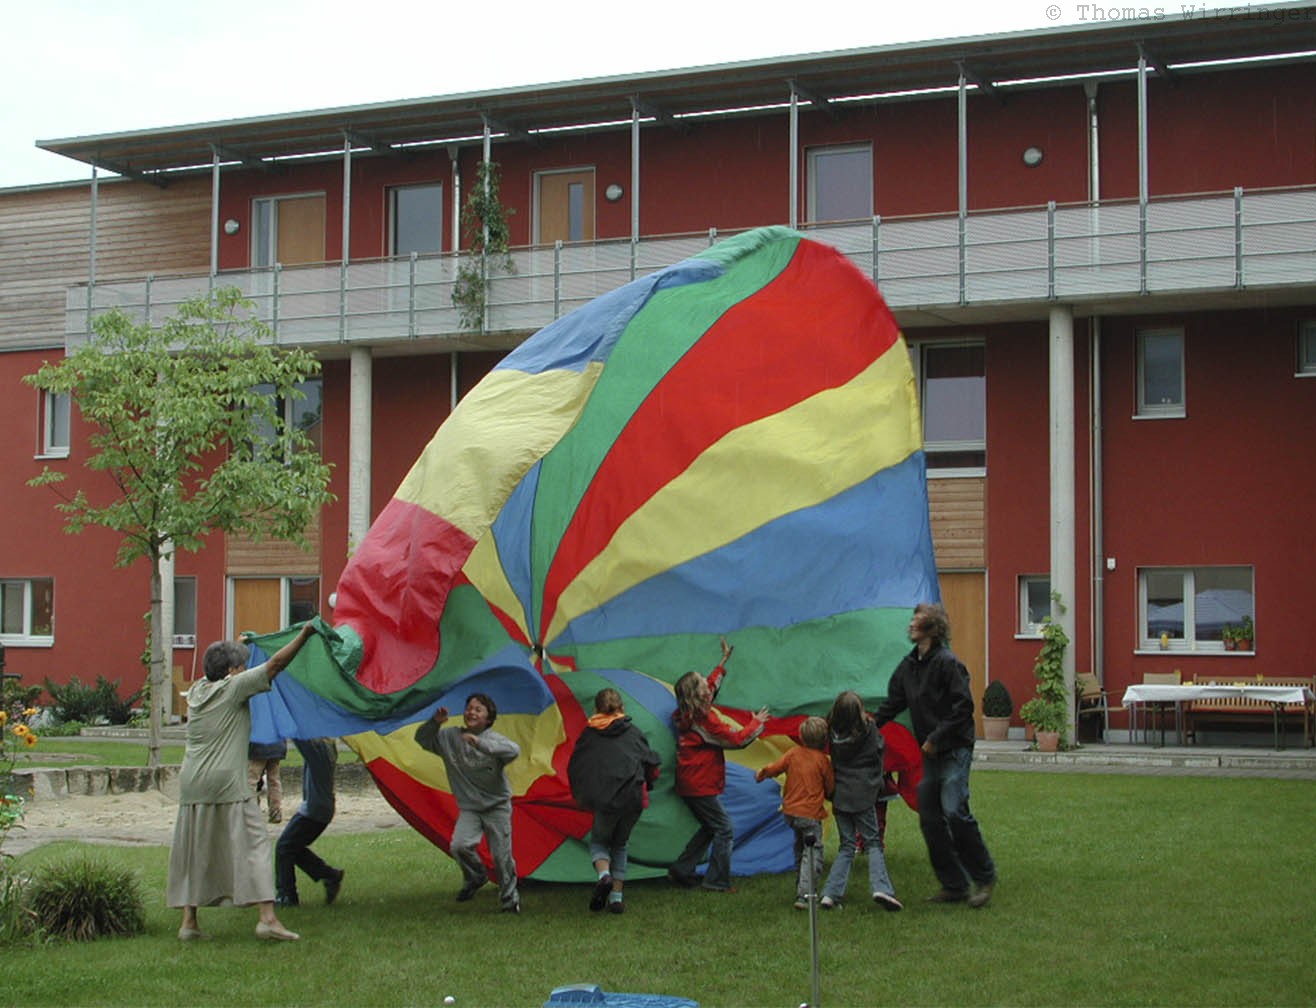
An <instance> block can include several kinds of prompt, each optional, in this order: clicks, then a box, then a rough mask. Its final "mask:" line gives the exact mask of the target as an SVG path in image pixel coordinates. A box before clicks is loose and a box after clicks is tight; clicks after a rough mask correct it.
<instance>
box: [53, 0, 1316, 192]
mask: <svg viewBox="0 0 1316 1008" xmlns="http://www.w3.org/2000/svg"><path fill="white" fill-rule="evenodd" d="M1231 12H1232V13H1231ZM1313 50H1316V5H1314V4H1312V3H1306V2H1304V3H1292V4H1277V5H1271V6H1267V7H1254V6H1250V5H1249V6H1247V7H1239V8H1220V9H1219V11H1216V10H1214V9H1213V10H1212V11H1211V12H1210V13H1207V12H1197V13H1195V14H1192V15H1172V16H1164V17H1148V18H1146V19H1139V20H1134V21H1120V22H1113V23H1097V24H1090V25H1082V26H1078V27H1057V28H1047V29H1041V30H1034V31H1023V32H1013V33H1005V34H996V35H984V36H977V37H972V38H960V39H942V40H935V41H930V42H918V43H905V44H899V45H889V46H879V47H874V48H865V49H849V50H842V51H837V52H826V53H814V54H809V55H801V56H789V57H779V58H774V59H764V60H753V61H748V62H740V63H727V64H720V65H714V66H702V67H693V68H689V69H682V70H663V71H656V72H649V73H638V74H628V75H625V76H616V77H599V78H592V79H586V80H576V81H564V82H558V83H551V84H539V85H532V86H526V87H515V88H503V89H498V90H492V91H477V92H468V93H464V94H455V95H444V96H438V97H432V98H417V99H411V100H407V101H394V102H382V103H377V104H370V105H353V106H346V107H342V108H331V109H321V110H317V111H310V112H292V113H287V114H280V115H269V116H260V117H256V118H247V119H232V120H225V121H219V122H208V123H195V124H191V125H183V126H169V127H164V128H159V129H148V130H139V131H132V132H125V133H108V134H101V135H96V136H85V137H74V138H69V139H63V140H42V141H38V142H37V146H38V147H40V148H42V149H44V150H48V151H51V152H53V153H55V154H61V155H63V156H65V157H68V158H72V159H74V160H76V161H81V162H83V163H85V164H89V165H95V166H97V167H99V168H102V169H104V170H107V171H112V172H115V173H118V174H122V175H127V176H129V177H133V178H139V179H148V180H152V181H157V182H159V181H163V180H164V179H165V178H167V176H168V174H169V173H171V172H178V171H185V170H188V169H196V168H200V167H209V166H211V165H212V164H213V163H214V161H215V158H216V156H218V158H219V160H220V163H222V164H230V163H231V164H240V165H244V166H246V167H257V168H260V167H267V168H273V167H277V166H278V164H279V162H280V161H281V160H283V159H289V158H305V157H314V156H322V155H325V154H328V153H333V152H342V151H344V150H345V149H347V148H348V146H349V145H350V147H351V149H352V150H353V151H354V152H355V151H357V150H360V151H361V153H362V154H364V155H372V154H373V155H378V154H388V153H405V152H406V151H408V150H409V149H412V148H414V147H416V146H417V145H435V144H449V145H451V144H457V145H461V144H464V143H473V142H475V141H476V140H478V139H480V138H482V137H483V135H484V131H485V128H486V123H488V124H489V129H490V130H491V132H493V133H496V134H498V135H500V136H503V137H511V138H516V139H527V138H534V137H535V136H536V135H537V134H539V133H542V132H545V131H548V132H552V131H556V130H563V129H580V128H591V127H592V128H607V127H609V126H616V127H620V126H621V125H623V124H629V123H630V122H631V119H632V110H633V109H636V108H638V109H639V114H640V115H641V116H642V117H643V118H644V119H645V121H646V122H660V123H668V124H671V123H679V122H680V121H681V120H682V119H684V118H687V117H692V116H704V115H710V114H719V113H722V114H737V113H738V114H745V112H746V111H747V110H761V109H765V108H772V107H774V106H777V107H780V106H783V105H785V104H786V103H788V102H789V100H790V94H791V86H792V84H794V85H795V86H796V95H797V96H798V98H799V100H800V101H802V102H804V103H806V104H812V105H815V106H818V107H830V106H831V105H832V104H833V103H835V102H837V101H838V100H841V101H843V100H846V99H851V100H853V99H860V100H873V101H880V100H883V99H885V98H896V97H905V98H908V97H910V96H912V95H920V94H926V93H929V92H932V93H936V92H939V91H945V90H947V89H953V88H957V87H958V86H959V82H960V77H961V74H963V76H964V78H965V80H966V81H967V82H968V86H970V87H972V88H974V89H977V90H983V91H987V92H990V93H995V94H997V95H998V96H999V90H1000V88H1001V87H1002V85H1014V84H1024V83H1029V82H1038V81H1046V80H1054V79H1056V78H1084V79H1088V78H1099V77H1102V76H1106V75H1111V74H1127V73H1129V72H1131V71H1132V70H1134V69H1135V68H1136V67H1137V65H1138V61H1139V58H1140V57H1142V58H1144V59H1145V60H1146V65H1147V66H1148V68H1149V69H1150V70H1151V71H1152V72H1156V73H1159V74H1161V75H1166V74H1169V73H1170V72H1171V71H1172V70H1175V69H1177V68H1183V67H1193V66H1197V65H1201V64H1206V63H1218V62H1221V61H1230V60H1249V59H1256V58H1266V57H1270V58H1275V57H1292V58H1302V59H1312V58H1313Z"/></svg>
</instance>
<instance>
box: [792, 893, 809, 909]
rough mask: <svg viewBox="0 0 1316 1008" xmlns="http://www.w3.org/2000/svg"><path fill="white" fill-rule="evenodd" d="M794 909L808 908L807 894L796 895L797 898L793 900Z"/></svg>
mask: <svg viewBox="0 0 1316 1008" xmlns="http://www.w3.org/2000/svg"><path fill="white" fill-rule="evenodd" d="M795 909H796V910H808V909H809V899H808V897H807V896H800V897H798V898H797V899H796V900H795Z"/></svg>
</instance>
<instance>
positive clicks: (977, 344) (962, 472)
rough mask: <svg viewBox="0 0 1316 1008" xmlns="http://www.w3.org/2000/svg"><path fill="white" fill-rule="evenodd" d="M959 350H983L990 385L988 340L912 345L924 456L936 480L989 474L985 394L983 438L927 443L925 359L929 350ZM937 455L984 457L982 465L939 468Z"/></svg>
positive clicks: (911, 352)
mask: <svg viewBox="0 0 1316 1008" xmlns="http://www.w3.org/2000/svg"><path fill="white" fill-rule="evenodd" d="M959 347H974V348H982V349H983V386H984V389H985V387H986V382H987V364H986V347H987V341H986V340H985V339H980V338H979V339H959V340H918V341H913V342H910V343H909V353H910V359H911V362H912V364H913V366H914V381H915V387H916V388H917V389H918V403H919V411H920V414H919V418H920V421H921V423H922V427H923V431H924V441H923V454H924V456H925V457H926V458H927V462H928V476H930V477H935V478H945V477H969V476H985V475H987V464H986V459H987V404H986V398H985V395H984V401H983V418H982V431H983V436H982V437H981V438H970V439H967V440H961V441H928V440H927V408H928V397H927V394H926V393H927V378H926V372H927V368H926V356H927V353H928V351H930V350H950V349H956V348H959ZM936 452H981V453H982V456H983V464H982V465H971V466H937V465H935V464H934V463H935V459H934V458H933V454H934V453H936Z"/></svg>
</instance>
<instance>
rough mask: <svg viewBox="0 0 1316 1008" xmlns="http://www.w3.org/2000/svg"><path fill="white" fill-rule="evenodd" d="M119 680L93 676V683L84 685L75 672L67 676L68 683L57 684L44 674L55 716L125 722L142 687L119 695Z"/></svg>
mask: <svg viewBox="0 0 1316 1008" xmlns="http://www.w3.org/2000/svg"><path fill="white" fill-rule="evenodd" d="M119 683H120V680H118V679H116V680H114V681H113V682H111V681H110V680H108V679H106V678H105V677H104V676H103V675H102V676H97V677H96V685H95V686H87V685H85V684H84V683H83V682H82V680H81V679H79V678H78V677H77V676H70V677H69V681H68V684H67V685H64V686H60V685H58V684H57V683H53V682H51V681H50V679H49V678H47V679H46V692H47V693H49V694H50V696H51V699H52V700H53V701H54V713H55V720H57V721H60V722H67V721H81V722H82V723H83V724H99V723H102V722H105V723H109V724H112V725H121V724H127V723H128V719H129V718H130V717H132V709H133V704H135V703H137V701H138V700H139V699H140V698H141V695H142V691H141V690H138V691H137V692H136V693H133V694H132V695H131V696H129V697H127V698H120V696H119Z"/></svg>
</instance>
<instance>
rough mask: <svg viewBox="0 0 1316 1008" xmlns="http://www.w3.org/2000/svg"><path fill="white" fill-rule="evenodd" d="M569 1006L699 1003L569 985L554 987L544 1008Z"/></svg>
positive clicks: (681, 1007) (641, 1007) (691, 1007)
mask: <svg viewBox="0 0 1316 1008" xmlns="http://www.w3.org/2000/svg"><path fill="white" fill-rule="evenodd" d="M568 1005H598V1006H600V1008H699V1002H698V1001H691V1000H690V999H689V998H683V997H672V996H671V995H669V994H618V993H615V992H612V991H604V990H601V989H600V988H599V985H598V984H589V983H582V984H567V985H565V986H563V987H554V988H553V993H552V994H550V995H549V996H548V1000H547V1001H545V1002H544V1008H566V1006H568Z"/></svg>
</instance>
